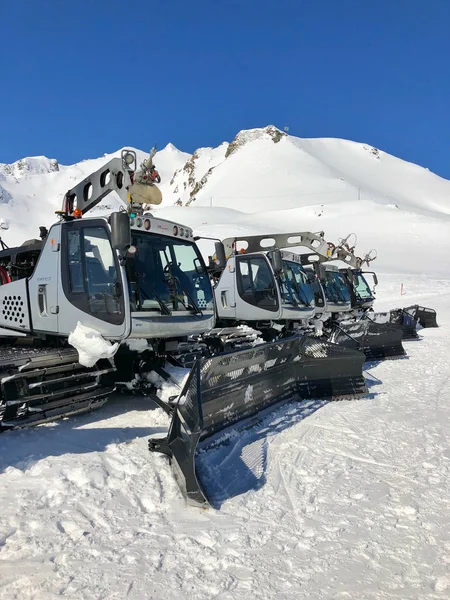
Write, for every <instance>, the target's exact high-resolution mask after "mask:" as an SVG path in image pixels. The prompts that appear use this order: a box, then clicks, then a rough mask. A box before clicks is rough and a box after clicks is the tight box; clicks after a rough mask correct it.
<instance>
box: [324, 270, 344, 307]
mask: <svg viewBox="0 0 450 600" xmlns="http://www.w3.org/2000/svg"><path fill="white" fill-rule="evenodd" d="M325 277H326V279H325V283H324V289H325V294H326V296H327V298H328V300H330V301H331V302H335V303H337V304H339V303H347V302H350V293H349V291H348V287H347V285H346V283H345V280H344V277H343V275H342V274H341V273H339V271H327V272H326V274H325Z"/></svg>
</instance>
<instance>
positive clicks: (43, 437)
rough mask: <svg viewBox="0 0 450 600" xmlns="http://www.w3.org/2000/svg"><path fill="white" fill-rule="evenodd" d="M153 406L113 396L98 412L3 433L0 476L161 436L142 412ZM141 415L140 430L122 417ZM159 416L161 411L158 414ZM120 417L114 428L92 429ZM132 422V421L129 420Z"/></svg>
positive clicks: (134, 398) (146, 401)
mask: <svg viewBox="0 0 450 600" xmlns="http://www.w3.org/2000/svg"><path fill="white" fill-rule="evenodd" d="M155 408H157V407H156V404H154V403H153V402H152V401H151V400H150V399H148V398H145V397H144V396H133V395H131V394H127V395H126V396H125V395H122V394H114V395H113V396H111V398H110V399H109V400H108V402H107V403H106V405H104V406H103V407H101V408H100V409H98V410H94V411H92V412H88V413H84V414H81V415H77V416H72V417H69V418H67V419H60V420H57V421H53V422H50V423H47V424H44V425H37V426H35V427H29V428H24V429H16V430H11V431H6V432H4V433H2V434H1V436H0V473H2V472H4V471H5V469H6V468H8V467H15V468H18V469H21V470H23V469H28V468H30V467H31V466H32V465H33V464H34V463H36V462H37V461H39V460H42V459H44V458H47V457H49V456H62V455H64V454H85V453H89V452H101V451H103V450H105V449H106V447H107V446H108V445H109V444H114V443H124V442H128V441H131V440H134V439H136V438H146V437H149V436H151V435H155V434H164V433H166V431H167V426H166V427H158V426H156V427H155V426H154V427H152V426H150V425H147V424H146V423H147V422H148V420H146V419H145V413H146V412H148V411H153V410H154V409H155ZM130 411H139V412H142V415H143V417H142V427H139V426H135V425H131V426H127V424H126V414H127V413H128V412H130ZM159 414H162V411H161V413H159ZM120 415H123V416H124V420H123V421H122V422H123V425H122V422H121V423H120V424H118V425H117V426H115V427H108V426H107V425H105V426H103V427H102V426H100V427H92V426H91V425H92V424H95V423H99V422H101V421H107V420H108V419H112V418H114V417H119V416H120ZM133 422H134V423H136V418H134V419H133Z"/></svg>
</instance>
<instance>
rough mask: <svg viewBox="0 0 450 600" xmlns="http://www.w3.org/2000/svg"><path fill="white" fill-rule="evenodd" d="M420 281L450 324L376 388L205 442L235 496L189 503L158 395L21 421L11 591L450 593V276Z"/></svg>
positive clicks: (5, 554) (394, 597)
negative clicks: (171, 458)
mask: <svg viewBox="0 0 450 600" xmlns="http://www.w3.org/2000/svg"><path fill="white" fill-rule="evenodd" d="M391 279H392V281H391V283H392V284H394V283H395V278H391ZM413 285H414V286H415V288H414V293H411V294H410V293H409V292H408V295H407V301H408V302H415V301H419V302H420V301H421V299H422V298H423V294H426V295H428V300H429V303H430V305H432V306H435V307H436V309H437V310H438V316H439V322H440V325H441V328H440V329H427V330H424V331H423V332H422V337H423V339H422V340H421V341H418V342H410V343H407V344H406V347H407V351H408V359H405V360H397V361H387V362H385V363H381V364H375V363H371V364H370V365H368V367H367V370H366V377H367V378H368V380H369V385H370V394H369V396H368V397H366V398H364V399H362V400H354V401H343V402H329V403H325V402H320V401H316V402H305V403H296V402H292V403H290V404H287V405H285V406H283V407H280V408H278V409H277V410H275V411H274V412H273V413H271V414H270V415H269V416H267V417H266V418H265V419H264V420H263V421H262V422H261V423H260V425H259V426H256V427H254V428H252V429H251V430H249V431H247V432H246V433H244V434H243V435H242V436H241V437H240V438H239V443H238V444H237V445H234V444H230V445H222V446H220V447H219V448H218V449H216V450H215V451H213V452H212V453H209V454H208V455H207V456H205V455H203V457H202V463H201V472H202V475H203V477H205V476H209V478H208V479H207V480H205V481H204V483H205V484H206V485H208V489H209V490H210V491H211V492H212V493H213V494H214V495H215V498H216V500H217V501H218V502H219V503H220V510H215V509H208V510H200V509H195V508H188V507H186V506H185V505H184V502H183V501H182V498H181V495H180V492H179V490H178V488H177V485H176V483H175V481H174V478H173V475H172V472H171V469H170V467H169V464H168V461H167V460H166V459H165V458H164V457H163V456H161V455H152V454H149V452H148V450H147V439H148V437H149V436H150V435H154V434H160V435H163V434H164V432H165V430H166V427H167V422H168V421H167V417H166V416H165V415H164V414H163V413H162V411H159V410H158V409H156V408H153V406H152V405H150V404H149V401H148V400H145V399H143V398H136V397H134V398H133V397H130V398H125V397H123V396H118V397H116V398H115V399H113V401H111V402H110V404H109V405H107V406H106V407H105V408H104V409H102V410H101V411H99V412H97V413H92V414H90V415H84V416H80V417H76V418H72V419H69V420H66V421H64V422H59V423H55V424H51V425H47V426H41V427H38V428H36V429H34V430H24V431H13V432H7V433H6V434H3V435H2V436H1V439H0V445H1V448H2V453H1V458H0V473H1V475H0V484H1V485H0V504H1V507H2V510H1V511H0V581H1V587H0V598H5V599H8V600H28V599H35V598H43V599H44V598H45V599H47V598H48V599H52V598H55V599H56V598H60V597H69V598H71V599H73V600H92V598H107V599H108V600H114V599H117V600H118V599H122V598H128V599H129V600H142V598H181V599H194V600H206V599H209V598H218V599H220V600H234V599H235V598H238V599H240V598H248V599H255V600H256V599H258V600H267V599H268V598H274V599H275V598H283V599H285V598H286V599H292V600H294V599H306V598H314V599H315V600H330V599H331V598H336V599H342V600H344V599H353V598H357V599H358V600H379V599H380V598H383V599H384V600H398V599H399V598H401V599H408V600H423V599H429V600H444V599H447V598H448V594H449V592H450V576H449V570H448V569H449V565H450V535H449V532H450V517H449V510H448V504H449V502H448V498H449V497H450V487H449V486H450V444H449V440H448V429H449V427H450V411H449V406H450V404H449V403H450V391H449V389H450V388H449V385H448V383H449V370H448V364H447V356H448V354H449V352H450V342H449V339H450V338H449V335H448V331H449V327H450V311H449V306H450V285H449V282H447V285H446V286H444V285H442V284H439V285H436V286H430V285H429V283H428V282H427V283H426V285H425V286H424V287H422V286H421V285H417V279H416V278H415V277H414V278H413V277H411V278H410V282H409V281H408V282H407V289H408V290H409V289H410V288H411V289H412V286H413ZM395 289H396V286H395V285H394V287H393V288H392V289H391V287H390V284H388V285H386V287H384V289H383V290H382V291H383V298H382V299H381V301H382V302H386V303H387V305H388V306H392V303H393V301H395V300H398V292H397V298H393V297H392V296H393V295H394V294H395V291H394V290H395ZM437 294H439V296H438V295H437ZM430 357H432V358H431V359H430ZM419 374H420V376H419ZM234 441H236V440H234ZM224 475H225V476H227V477H228V479H224Z"/></svg>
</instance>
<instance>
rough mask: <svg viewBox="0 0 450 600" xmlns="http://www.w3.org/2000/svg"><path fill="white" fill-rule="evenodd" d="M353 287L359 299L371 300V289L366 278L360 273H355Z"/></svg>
mask: <svg viewBox="0 0 450 600" xmlns="http://www.w3.org/2000/svg"><path fill="white" fill-rule="evenodd" d="M353 285H354V288H355V293H356V295H357V296H358V297H359V298H360V299H361V300H371V299H372V298H373V294H372V291H371V289H370V287H369V284H368V283H367V281H366V279H365V278H364V276H363V275H361V274H360V273H356V274H355V278H354V284H353Z"/></svg>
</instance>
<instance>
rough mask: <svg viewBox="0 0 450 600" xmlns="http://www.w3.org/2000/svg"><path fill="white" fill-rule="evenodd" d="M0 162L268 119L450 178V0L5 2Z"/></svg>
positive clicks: (193, 136)
mask: <svg viewBox="0 0 450 600" xmlns="http://www.w3.org/2000/svg"><path fill="white" fill-rule="evenodd" d="M0 32H1V35H0V162H11V161H14V160H17V159H18V158H20V157H23V156H30V155H40V154H45V155H46V156H49V157H55V158H57V159H58V160H59V161H60V162H61V163H63V164H71V163H73V162H76V161H78V160H81V159H83V158H88V157H97V156H100V155H102V154H103V153H105V152H112V151H114V150H116V149H118V148H120V147H122V146H124V145H132V146H136V147H138V148H141V149H143V150H146V149H149V148H150V147H151V146H152V145H153V144H154V143H157V144H158V147H159V148H162V147H163V146H165V145H166V144H167V143H168V142H169V141H170V142H172V143H173V144H175V145H176V146H177V147H179V148H180V149H182V150H185V151H187V152H191V151H193V150H194V149H195V148H196V147H198V146H214V145H217V144H219V143H221V142H222V141H223V140H228V141H231V139H232V138H233V137H234V135H235V134H236V133H237V131H239V130H240V129H247V128H251V127H261V126H264V125H268V124H275V125H277V126H278V127H280V128H282V127H283V126H285V125H288V126H289V127H290V133H292V134H293V135H298V136H300V137H342V138H347V139H352V140H356V141H361V142H368V143H371V144H372V145H374V146H377V147H379V148H381V149H383V150H385V151H387V152H390V153H392V154H395V155H396V156H400V157H402V158H404V159H406V160H411V161H413V162H417V163H419V164H421V165H423V166H426V167H428V168H430V169H431V170H433V171H435V172H437V173H438V174H440V175H442V176H444V177H447V178H450V149H449V142H450V109H449V107H450V66H449V65H450V0H376V1H369V0H272V1H270V2H269V1H267V0H240V1H235V0H228V1H226V2H225V1H223V0H189V1H181V0H163V1H162V2H158V3H153V2H145V1H142V0H141V1H139V2H137V1H135V0H124V1H122V0H120V1H119V0H108V1H107V0H14V1H11V0H0Z"/></svg>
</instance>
